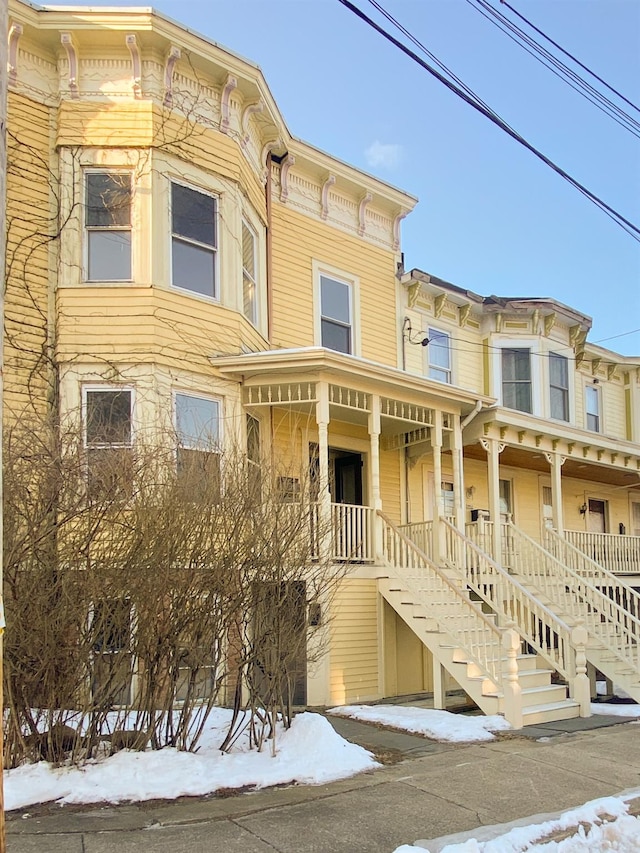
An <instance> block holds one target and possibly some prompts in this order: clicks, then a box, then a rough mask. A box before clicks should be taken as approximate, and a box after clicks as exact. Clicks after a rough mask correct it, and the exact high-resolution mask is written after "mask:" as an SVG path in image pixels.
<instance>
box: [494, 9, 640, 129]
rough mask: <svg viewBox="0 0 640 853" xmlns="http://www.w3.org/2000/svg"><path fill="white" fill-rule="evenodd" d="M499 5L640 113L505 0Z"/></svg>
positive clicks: (621, 95)
mask: <svg viewBox="0 0 640 853" xmlns="http://www.w3.org/2000/svg"><path fill="white" fill-rule="evenodd" d="M500 3H501V4H502V5H503V6H506V7H507V9H509V10H510V11H511V12H513V14H514V15H516V16H517V17H518V18H520V20H521V21H524V23H525V24H526V25H527V26H528V27H531V29H532V30H534V31H535V32H536V33H538V35H540V36H542V38H543V39H546V40H547V41H548V42H549V43H550V44H552V45H553V46H554V47H555V48H556V49H557V50H559V51H560V52H561V53H563V54H564V55H565V56H567V57H568V58H569V59H570V60H571V61H572V62H575V64H576V65H579V66H580V68H582V70H583V71H586V72H587V74H590V75H591V76H592V77H593V78H595V79H596V80H597V81H598V82H599V83H602V85H603V86H606V87H607V89H608V90H609V91H610V92H613V94H614V95H617V96H618V97H619V98H620V100H622V101H624V102H625V104H628V105H629V106H630V107H632V108H633V109H634V110H635V111H636V112H638V113H640V107H638V106H636V105H635V104H634V103H633V102H632V101H630V100H629V99H628V98H625V96H624V95H623V94H621V93H620V92H618V90H617V89H614V88H613V86H610V85H609V84H608V83H607V82H606V81H605V80H603V79H602V77H598V75H597V74H596V73H595V72H594V71H592V70H591V69H590V68H588V67H587V66H586V65H583V63H582V62H580V60H579V59H576V57H575V56H573V54H571V53H569V52H568V51H567V50H564V48H562V47H560V45H559V44H558V43H557V42H555V41H554V40H553V39H552V38H550V37H549V36H548V35H546V33H544V32H543V31H542V30H540V29H538V27H536V26H535V24H532V23H531V21H529V20H527V18H525V17H524V15H521V14H520V12H518V10H517V9H514V8H513V6H510V5H509V3H507V2H506V0H500Z"/></svg>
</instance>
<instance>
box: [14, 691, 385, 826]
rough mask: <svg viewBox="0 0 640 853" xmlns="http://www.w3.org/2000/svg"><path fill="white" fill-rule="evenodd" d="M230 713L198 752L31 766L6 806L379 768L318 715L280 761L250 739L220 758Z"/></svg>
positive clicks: (283, 748) (187, 791)
mask: <svg viewBox="0 0 640 853" xmlns="http://www.w3.org/2000/svg"><path fill="white" fill-rule="evenodd" d="M230 718H231V711H229V710H227V709H224V708H215V709H214V710H213V711H212V713H211V715H210V717H209V720H208V721H207V728H206V731H205V732H204V734H203V737H202V740H201V741H200V748H199V750H198V752H197V753H189V752H178V750H176V749H172V748H168V747H167V748H165V749H160V750H155V751H153V750H148V751H147V752H131V751H129V750H122V751H120V752H117V753H116V754H115V755H113V756H111V757H110V758H103V759H98V760H92V761H89V762H87V763H86V764H84V765H83V766H82V767H57V768H56V767H52V766H51V765H50V764H48V763H47V762H44V761H41V762H38V763H37V764H27V765H24V766H22V767H18V768H16V769H14V770H8V771H6V772H5V775H4V795H5V808H6V809H7V810H8V811H9V810H11V809H18V808H24V807H25V806H29V805H32V804H34V803H44V802H49V801H51V800H54V801H57V802H59V803H60V804H63V803H97V802H111V803H118V802H122V801H124V800H151V799H174V798H176V797H181V796H185V795H186V796H201V795H203V794H209V793H212V792H214V791H217V790H218V789H220V788H243V787H247V786H250V787H252V788H254V787H255V788H264V787H267V786H269V785H281V784H288V783H293V782H298V783H300V784H306V785H321V784H324V783H325V782H331V781H334V780H335V779H344V778H346V777H347V776H353V775H354V774H356V773H361V772H363V771H365V770H371V769H372V768H374V767H377V766H378V765H377V763H376V762H375V760H374V759H373V757H372V755H371V753H369V752H367V751H366V750H364V749H363V748H362V747H360V746H357V745H355V744H352V743H349V742H348V741H346V740H344V739H343V738H341V737H340V736H339V735H338V734H336V732H335V731H334V730H333V728H332V727H331V724H330V723H329V722H328V721H327V720H325V719H324V717H321V716H320V715H319V714H309V713H305V714H298V715H297V716H296V717H295V718H294V720H293V723H292V725H291V728H290V729H289V730H288V731H285V730H284V729H283V728H282V727H280V730H279V731H278V733H277V738H276V747H277V752H276V755H275V757H273V756H272V755H271V742H270V741H269V742H268V743H267V745H266V746H265V748H264V750H263V751H262V752H255V751H250V750H249V748H248V737H247V735H243V736H242V737H241V738H240V739H239V740H238V742H237V743H236V744H235V745H234V748H233V751H232V752H231V753H230V754H226V753H221V752H220V751H219V749H218V745H219V744H220V743H222V740H223V738H224V734H225V732H226V728H227V726H228V724H229V720H230Z"/></svg>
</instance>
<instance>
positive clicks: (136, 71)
mask: <svg viewBox="0 0 640 853" xmlns="http://www.w3.org/2000/svg"><path fill="white" fill-rule="evenodd" d="M125 42H126V45H127V47H128V48H129V53H130V54H131V71H132V75H131V76H132V77H133V83H132V86H133V97H134V98H141V97H142V60H141V59H140V48H139V47H138V39H137V37H136V35H135V33H128V34H127V36H126V38H125Z"/></svg>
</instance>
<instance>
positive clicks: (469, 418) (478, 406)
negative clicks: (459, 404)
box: [460, 400, 482, 431]
mask: <svg viewBox="0 0 640 853" xmlns="http://www.w3.org/2000/svg"><path fill="white" fill-rule="evenodd" d="M481 408H482V400H476V404H475V406H474V407H473V409H472V410H471V411H470V412H469V414H468V415H467V417H466V418H465V419H464V420H463V421H461V423H460V430H461V431H462V430H463V429H464V428H465V427H466V426H468V425H469V424H470V423H471V421H472V420H473V419H474V418H475V416H476V415H477V414H478V412H479V411H480V409H481Z"/></svg>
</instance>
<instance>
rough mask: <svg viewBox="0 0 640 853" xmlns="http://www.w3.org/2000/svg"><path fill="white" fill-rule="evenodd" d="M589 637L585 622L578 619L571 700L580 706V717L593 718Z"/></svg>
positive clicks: (574, 632) (572, 637) (572, 633)
mask: <svg viewBox="0 0 640 853" xmlns="http://www.w3.org/2000/svg"><path fill="white" fill-rule="evenodd" d="M588 639H589V635H588V633H587V629H586V628H585V626H584V620H583V619H578V620H577V622H576V625H575V627H574V628H573V629H572V631H571V646H572V654H573V655H574V658H575V672H574V675H573V679H572V684H571V691H570V692H571V698H572V699H573V700H574V702H577V703H578V704H579V705H580V716H581V717H590V716H591V683H590V681H589V676H588V675H587V641H588Z"/></svg>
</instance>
